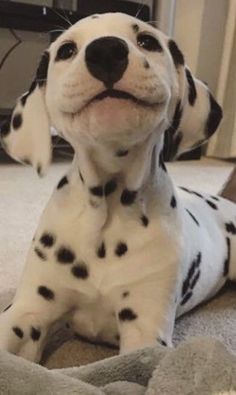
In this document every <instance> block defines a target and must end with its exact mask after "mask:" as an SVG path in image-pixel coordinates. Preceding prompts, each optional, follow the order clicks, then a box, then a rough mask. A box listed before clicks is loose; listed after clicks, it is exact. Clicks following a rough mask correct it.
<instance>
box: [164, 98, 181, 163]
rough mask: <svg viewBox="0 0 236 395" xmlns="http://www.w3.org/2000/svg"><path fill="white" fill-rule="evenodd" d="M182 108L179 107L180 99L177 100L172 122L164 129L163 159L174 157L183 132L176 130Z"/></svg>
mask: <svg viewBox="0 0 236 395" xmlns="http://www.w3.org/2000/svg"><path fill="white" fill-rule="evenodd" d="M182 113H183V109H182V108H181V101H180V100H179V101H178V103H177V104H176V107H175V112H174V116H173V119H172V123H171V125H170V127H169V128H168V129H166V131H165V135H164V160H172V159H174V158H175V156H176V154H177V152H178V149H179V145H180V143H181V141H182V139H183V133H182V132H181V131H179V132H178V133H176V132H177V129H178V128H179V126H180V122H181V118H182Z"/></svg>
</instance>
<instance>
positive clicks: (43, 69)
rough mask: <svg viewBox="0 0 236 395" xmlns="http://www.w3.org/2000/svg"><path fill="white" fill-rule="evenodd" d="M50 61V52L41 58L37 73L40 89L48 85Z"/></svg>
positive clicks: (46, 52)
mask: <svg viewBox="0 0 236 395" xmlns="http://www.w3.org/2000/svg"><path fill="white" fill-rule="evenodd" d="M49 60H50V57H49V53H48V51H45V52H44V53H43V55H42V57H41V60H40V62H39V65H38V69H37V72H36V82H37V83H38V85H39V86H40V87H41V86H43V85H45V84H46V80H47V74H48V65H49Z"/></svg>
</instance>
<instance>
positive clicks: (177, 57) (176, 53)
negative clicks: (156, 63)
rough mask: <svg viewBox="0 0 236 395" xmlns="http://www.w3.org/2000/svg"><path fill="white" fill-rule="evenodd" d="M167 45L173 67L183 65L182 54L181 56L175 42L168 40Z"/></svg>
mask: <svg viewBox="0 0 236 395" xmlns="http://www.w3.org/2000/svg"><path fill="white" fill-rule="evenodd" d="M168 47H169V50H170V53H171V56H172V58H173V61H174V64H175V67H176V68H178V66H183V65H184V56H183V54H182V52H181V51H180V49H179V47H178V46H177V44H176V42H175V41H174V40H169V42H168Z"/></svg>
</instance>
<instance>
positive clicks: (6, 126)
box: [1, 119, 11, 137]
mask: <svg viewBox="0 0 236 395" xmlns="http://www.w3.org/2000/svg"><path fill="white" fill-rule="evenodd" d="M10 131H11V123H10V120H9V119H7V120H6V121H5V122H3V123H2V124H1V136H2V137H7V136H8V134H9V133H10Z"/></svg>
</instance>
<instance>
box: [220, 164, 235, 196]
mask: <svg viewBox="0 0 236 395" xmlns="http://www.w3.org/2000/svg"><path fill="white" fill-rule="evenodd" d="M219 196H222V197H223V198H225V199H228V200H231V202H234V203H236V167H235V168H234V169H233V170H232V173H231V174H230V176H229V178H228V180H227V181H226V183H225V185H224V186H223V188H222V190H221V192H219Z"/></svg>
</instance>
